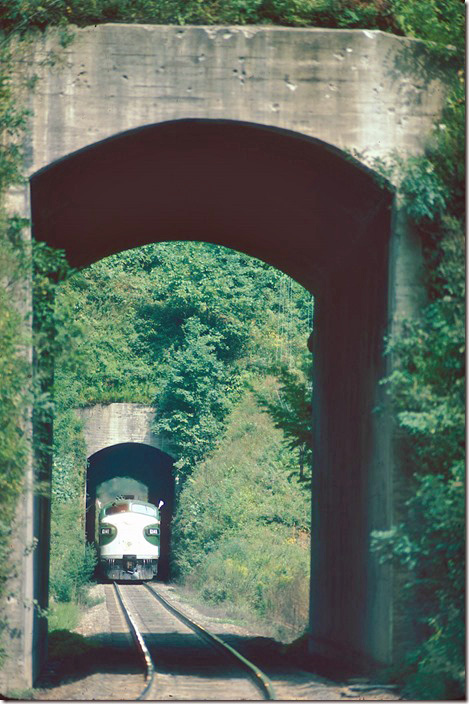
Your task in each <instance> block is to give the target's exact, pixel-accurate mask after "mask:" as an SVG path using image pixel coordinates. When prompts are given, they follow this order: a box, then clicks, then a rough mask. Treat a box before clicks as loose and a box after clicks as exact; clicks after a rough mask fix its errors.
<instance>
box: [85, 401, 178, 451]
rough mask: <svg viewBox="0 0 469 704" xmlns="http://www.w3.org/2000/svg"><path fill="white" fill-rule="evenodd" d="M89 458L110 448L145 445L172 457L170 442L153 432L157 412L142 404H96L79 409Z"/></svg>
mask: <svg viewBox="0 0 469 704" xmlns="http://www.w3.org/2000/svg"><path fill="white" fill-rule="evenodd" d="M75 412H76V414H77V416H78V418H80V420H81V422H82V423H83V435H84V438H85V442H86V454H87V456H88V457H91V455H94V454H95V453H96V452H99V451H100V450H103V449H104V448H105V447H111V445H120V444H122V443H127V442H135V443H142V444H144V445H149V446H150V447H155V448H156V449H158V450H162V451H163V452H167V453H169V454H171V447H170V444H169V443H168V441H167V440H165V439H164V438H162V437H160V436H159V435H158V434H156V433H154V432H153V431H152V428H151V426H152V422H153V419H154V417H155V411H154V409H153V408H152V407H151V406H144V405H142V404H140V403H109V404H106V405H101V404H96V405H94V406H87V407H86V408H78V409H77V410H76V411H75Z"/></svg>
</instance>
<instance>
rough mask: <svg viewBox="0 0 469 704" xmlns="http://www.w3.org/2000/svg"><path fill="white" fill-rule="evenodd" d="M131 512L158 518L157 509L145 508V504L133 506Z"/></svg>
mask: <svg viewBox="0 0 469 704" xmlns="http://www.w3.org/2000/svg"><path fill="white" fill-rule="evenodd" d="M131 510H132V511H134V512H135V513H143V514H145V516H156V509H155V508H153V506H144V505H143V504H132V506H131Z"/></svg>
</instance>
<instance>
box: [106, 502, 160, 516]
mask: <svg viewBox="0 0 469 704" xmlns="http://www.w3.org/2000/svg"><path fill="white" fill-rule="evenodd" d="M103 510H104V514H102V515H103V516H112V514H114V513H127V512H129V511H131V512H132V513H141V514H143V515H144V516H156V515H157V510H156V508H155V507H154V506H150V505H149V504H137V503H133V502H130V501H128V502H127V503H120V504H113V505H112V506H107V507H104V509H103Z"/></svg>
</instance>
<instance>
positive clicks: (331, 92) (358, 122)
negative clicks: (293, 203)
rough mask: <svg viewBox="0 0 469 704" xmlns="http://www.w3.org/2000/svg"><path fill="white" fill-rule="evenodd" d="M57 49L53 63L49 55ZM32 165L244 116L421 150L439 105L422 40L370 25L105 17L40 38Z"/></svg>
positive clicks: (350, 140) (352, 140)
mask: <svg viewBox="0 0 469 704" xmlns="http://www.w3.org/2000/svg"><path fill="white" fill-rule="evenodd" d="M51 50H57V52H58V57H59V58H58V59H57V60H56V62H55V65H52V66H51V65H50V61H49V62H47V61H46V62H45V63H44V65H41V62H43V61H44V59H47V58H48V57H49V53H50V51H51ZM33 61H34V71H35V72H36V73H37V75H38V76H39V78H40V80H39V82H38V83H37V85H36V88H35V92H34V95H33V96H32V106H31V107H32V109H33V112H34V119H33V121H32V135H31V164H30V168H31V172H34V171H36V170H37V169H38V168H41V167H42V166H45V165H47V164H49V163H50V162H51V161H53V160H55V159H57V158H59V157H62V156H65V155H66V154H69V153H70V152H71V151H73V150H75V149H79V148H81V147H84V146H86V145H89V144H92V143H94V142H96V141H98V140H100V139H103V138H105V137H109V136H111V135H114V134H116V133H119V132H122V131H124V130H128V129H131V128H133V127H138V126H141V125H144V124H152V123H155V122H163V121H167V120H174V119H180V118H210V119H230V120H245V121H249V122H255V123H258V124H262V125H272V126H276V127H284V128H287V129H290V130H296V131H298V132H300V133H301V134H305V135H310V136H313V137H317V138H319V139H322V140H324V141H325V142H327V143H329V144H333V145H335V146H337V147H339V148H340V149H345V150H358V151H360V152H364V153H365V155H366V156H375V155H376V156H378V155H385V154H388V153H389V152H390V151H391V150H393V149H401V150H403V151H405V152H406V153H409V152H412V153H413V152H418V151H419V150H420V149H421V148H422V146H423V144H424V142H425V140H426V138H427V136H428V134H429V132H430V130H431V126H432V124H433V121H434V119H435V117H436V115H437V114H438V112H439V109H440V106H441V101H442V96H443V91H442V83H441V81H440V80H438V73H437V72H436V70H435V69H434V67H432V65H431V64H430V62H429V60H428V58H427V57H425V54H424V52H423V49H422V45H421V44H420V43H419V42H416V41H411V40H406V39H402V38H398V37H394V36H392V35H389V34H385V33H383V32H380V31H369V30H340V31H339V30H328V29H288V28H280V27H262V28H260V27H164V26H138V25H127V26H126V25H102V26H99V27H90V28H86V29H80V30H78V31H77V34H76V37H75V40H74V41H73V42H72V44H71V45H70V46H69V47H67V48H66V49H65V50H62V49H60V47H57V41H56V39H54V37H53V35H50V36H49V37H48V38H44V40H43V41H42V42H38V43H37V44H36V46H35V51H34V57H33Z"/></svg>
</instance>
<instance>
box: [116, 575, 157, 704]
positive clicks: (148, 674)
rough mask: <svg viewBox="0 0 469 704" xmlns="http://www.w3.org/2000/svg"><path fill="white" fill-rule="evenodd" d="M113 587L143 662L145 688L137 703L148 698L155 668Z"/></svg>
mask: <svg viewBox="0 0 469 704" xmlns="http://www.w3.org/2000/svg"><path fill="white" fill-rule="evenodd" d="M113 585H114V590H115V593H116V596H117V600H118V602H119V605H120V607H121V609H122V611H123V613H124V616H125V619H126V621H127V624H128V626H129V628H130V632H131V634H132V638H133V639H134V642H135V645H136V647H137V650H138V651H139V653H140V655H141V656H142V658H143V660H144V661H145V687H144V688H143V689H142V691H141V692H140V694H139V695H138V697H137V701H141V700H143V699H146V697H147V696H148V693H149V691H150V689H151V687H152V685H153V682H154V680H155V674H156V673H155V666H154V664H153V660H152V659H151V655H150V652H149V650H148V648H147V646H146V643H145V641H144V639H143V636H142V634H141V633H140V630H139V628H138V626H137V624H136V623H135V620H134V618H133V616H132V614H131V613H130V611H129V608H128V607H127V605H126V604H125V602H124V598H123V596H122V594H121V591H120V589H119V586H118V585H117V583H116V582H113Z"/></svg>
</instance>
